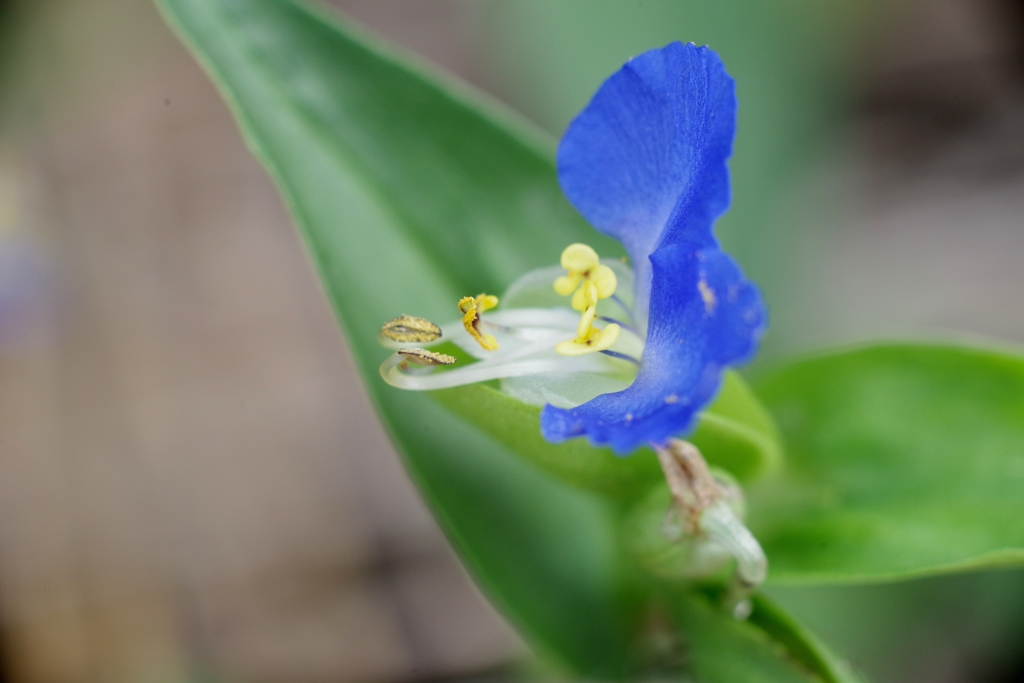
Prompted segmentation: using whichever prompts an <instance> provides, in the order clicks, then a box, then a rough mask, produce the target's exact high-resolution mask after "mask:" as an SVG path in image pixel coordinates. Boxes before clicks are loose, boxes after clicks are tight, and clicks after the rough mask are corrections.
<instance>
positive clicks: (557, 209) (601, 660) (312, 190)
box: [160, 0, 627, 677]
mask: <svg viewBox="0 0 1024 683" xmlns="http://www.w3.org/2000/svg"><path fill="white" fill-rule="evenodd" d="M160 5H161V7H162V8H163V10H164V12H165V14H166V16H167V18H168V19H169V20H170V22H171V23H172V24H173V25H174V26H175V27H176V28H177V30H178V32H179V33H180V35H181V36H182V37H183V38H184V40H185V41H186V42H187V43H188V44H189V45H190V46H191V47H192V49H193V50H194V51H195V53H196V54H197V56H198V57H199V59H200V61H201V62H202V63H203V64H204V66H205V67H206V69H207V71H208V72H209V73H210V75H211V76H212V78H213V79H214V81H215V82H216V83H217V84H218V86H219V87H220V89H221V91H222V93H223V94H224V96H225V98H226V99H227V100H228V102H229V103H230V105H231V107H232V109H233V110H234V113H235V115H236V117H237V118H238V120H239V122H240V124H241V127H242V130H243V132H244V134H245V137H246V140H247V141H248V143H249V145H250V146H251V147H252V149H253V151H254V152H255V153H256V154H257V156H259V157H260V158H261V160H262V161H263V162H264V164H265V165H266V166H267V168H268V169H269V171H270V173H271V174H272V175H273V177H274V179H275V180H276V181H277V184H278V186H279V187H280V189H281V191H282V193H283V194H284V196H285V199H286V201H287V203H288V205H289V207H290V209H291V211H292V214H293V215H294V216H295V218H296V220H297V222H298V224H299V227H300V229H301V230H302V233H303V235H304V237H305V240H306V243H307V246H308V248H309V251H310V253H311V254H312V257H313V260H314V262H315V263H316V266H317V268H318V269H319V271H320V275H321V278H322V280H323V282H324V285H325V287H326V289H327V292H328V295H329V297H330V299H331V301H332V303H333V304H334V307H335V310H336V311H337V313H338V316H339V318H340V319H341V321H342V324H343V326H344V327H345V330H346V332H347V333H348V337H349V340H350V348H351V350H352V352H353V354H354V356H355V359H356V361H357V364H358V366H359V368H360V371H361V373H362V375H363V378H364V381H365V382H366V383H367V386H368V388H369V389H370V392H371V395H372V396H373V397H374V399H375V400H376V402H377V404H378V408H379V409H380V413H381V415H382V416H383V417H384V419H385V420H386V423H387V426H388V428H389V430H390V432H391V434H392V437H393V438H394V440H395V443H396V445H398V447H399V449H400V450H401V451H402V453H403V455H404V457H405V460H406V464H407V466H408V469H409V471H410V473H411V474H412V476H413V477H414V479H415V480H416V482H417V484H418V485H419V487H420V490H421V491H422V492H423V495H424V497H425V498H426V499H427V501H428V503H429V504H430V506H431V507H432V509H433V510H434V512H435V514H436V515H437V517H438V519H439V520H440V521H441V524H442V525H443V527H444V529H445V531H446V532H447V534H448V535H449V537H450V538H451V540H452V542H453V544H454V545H455V546H456V548H457V549H458V550H459V552H460V554H461V555H462V556H463V558H464V559H465V561H466V563H467V564H468V565H469V567H470V569H471V570H472V572H473V574H474V575H475V577H476V578H477V580H478V581H479V582H480V583H481V585H482V586H483V587H484V589H485V590H486V591H487V592H488V594H489V595H490V596H491V598H492V599H493V600H494V601H495V602H496V603H497V605H498V606H499V607H500V608H501V609H502V610H503V611H504V612H505V614H506V615H507V616H508V617H509V618H510V619H511V620H512V621H513V622H514V623H516V624H517V626H518V627H519V628H520V629H521V630H522V632H523V633H524V634H525V635H526V636H527V637H528V638H529V639H530V640H531V641H532V642H533V644H534V645H536V646H537V647H538V648H539V649H540V650H541V651H543V652H546V653H547V654H549V655H553V656H554V657H556V658H557V659H560V660H561V661H563V662H567V663H569V664H570V665H572V666H573V667H574V668H575V669H576V670H578V671H582V672H586V673H588V674H591V675H594V676H602V677H608V676H614V675H618V674H621V673H622V672H623V671H624V670H625V667H626V660H627V653H626V644H625V637H626V634H624V633H622V632H621V627H620V623H621V621H622V620H621V619H620V614H619V612H620V608H619V593H618V584H617V580H616V575H615V566H614V563H615V548H614V543H613V539H612V537H611V533H612V532H611V529H612V525H611V524H609V523H608V520H607V514H608V509H607V508H606V507H605V506H604V505H603V504H602V503H601V502H599V501H598V500H596V499H594V498H592V497H590V496H588V495H587V494H584V493H581V492H578V491H576V490H573V489H570V488H567V487H564V486H561V485H559V484H557V483H555V482H553V481H552V480H550V479H549V478H547V477H545V476H544V475H543V474H541V473H540V472H539V471H537V470H535V469H534V468H532V467H531V466H529V465H527V464H525V463H522V462H521V461H520V460H518V459H517V458H516V457H515V456H514V455H512V454H510V453H509V452H508V451H507V450H505V449H504V448H503V447H501V446H500V445H498V444H496V443H495V442H494V441H492V440H491V439H489V438H487V437H485V436H483V435H482V434H480V433H479V432H478V431H476V430H475V429H473V428H472V427H471V426H470V425H468V424H467V423H465V422H464V421H462V420H459V419H457V418H455V417H454V416H452V415H450V414H449V413H448V412H446V411H444V410H442V409H441V408H440V407H438V406H437V404H435V403H433V402H432V401H431V400H430V399H429V398H428V397H427V396H423V395H415V394H412V393H407V392H402V391H398V390H395V389H393V388H392V387H388V386H386V385H384V384H383V382H382V381H381V380H380V378H379V376H378V375H377V367H378V365H379V364H380V362H381V361H382V359H383V358H384V356H386V355H387V352H386V351H384V350H382V349H380V348H379V347H378V346H377V345H376V334H377V330H378V329H379V327H380V325H381V323H383V322H384V321H385V320H387V319H389V318H390V317H393V316H395V315H397V314H400V313H404V312H407V311H408V312H413V313H416V314H419V315H425V316H429V317H434V318H436V319H441V320H443V319H445V318H449V317H452V316H453V315H454V314H455V313H456V308H455V304H456V302H457V300H458V298H459V296H461V295H463V294H466V293H472V292H478V291H481V290H489V291H501V290H502V289H503V288H504V286H505V285H507V284H508V283H509V282H510V281H511V280H512V279H513V277H515V276H517V275H519V274H521V273H522V272H524V271H525V270H527V269H530V268H534V267H537V266H540V265H547V264H549V263H552V262H556V261H557V260H558V255H559V254H560V252H561V250H562V249H563V248H564V246H565V245H566V244H569V243H571V242H574V241H580V240H582V239H587V240H589V241H590V242H591V243H594V242H598V241H600V240H598V239H596V237H597V235H596V233H595V232H594V231H593V230H591V229H590V228H588V227H587V226H586V224H585V223H583V222H582V220H581V219H579V217H578V216H577V215H576V214H575V213H574V212H573V210H572V209H571V208H570V207H569V205H568V204H567V203H566V202H565V200H564V199H563V198H562V195H561V192H560V191H559V189H558V185H557V182H556V181H555V176H554V170H553V166H552V161H551V156H552V155H551V148H550V146H549V145H548V144H546V143H545V142H538V141H537V139H536V138H534V137H532V134H531V133H528V132H523V130H524V129H523V127H522V126H521V125H520V124H519V123H517V122H516V121H513V120H511V119H510V118H509V117H508V116H507V115H505V114H499V113H496V109H495V108H494V107H493V106H492V105H490V104H489V103H487V102H484V101H482V100H480V99H479V98H477V97H476V96H473V95H470V94H468V93H467V92H465V91H464V90H462V89H461V88H459V87H457V86H454V85H452V84H450V83H441V82H439V81H437V80H436V79H435V78H434V77H432V76H426V75H424V74H423V73H421V72H420V71H419V70H418V69H417V68H415V67H411V66H409V65H408V64H405V63H404V62H403V60H402V59H401V58H396V57H394V56H393V55H391V54H388V53H387V52H386V51H385V50H384V49H383V48H381V47H380V46H377V45H376V44H374V43H373V42H372V41H371V40H368V39H367V38H365V37H362V36H356V35H355V34H353V33H352V32H351V30H350V29H343V28H341V27H339V26H338V25H337V24H336V23H335V22H333V21H332V20H331V19H329V18H327V17H326V16H324V15H321V14H320V13H318V12H316V11H312V10H310V9H308V8H306V7H305V6H303V5H301V4H297V3H295V2H290V1H288V0H164V1H163V2H161V3H160ZM599 248H601V249H603V250H604V252H603V253H605V252H606V253H621V249H620V248H619V247H618V245H617V244H615V243H608V242H605V243H602V244H601V245H600V246H599ZM534 429H536V426H534Z"/></svg>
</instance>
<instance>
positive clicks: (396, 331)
mask: <svg viewBox="0 0 1024 683" xmlns="http://www.w3.org/2000/svg"><path fill="white" fill-rule="evenodd" d="M380 333H381V335H382V336H383V337H386V338H387V339H390V340H391V341H396V342H399V343H402V344H426V343H428V342H432V341H437V340H438V339H440V338H441V328H440V327H438V326H437V325H435V324H434V323H432V322H430V321H429V320H427V319H426V318H417V317H416V316H412V315H400V316H398V317H397V318H395V319H394V320H389V321H388V322H386V323H384V327H382V328H380Z"/></svg>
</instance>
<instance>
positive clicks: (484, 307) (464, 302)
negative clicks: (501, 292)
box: [459, 294, 498, 351]
mask: <svg viewBox="0 0 1024 683" xmlns="http://www.w3.org/2000/svg"><path fill="white" fill-rule="evenodd" d="M497 305H498V297H496V296H494V295H493V294H477V295H476V296H475V297H472V296H464V297H462V298H461V299H459V312H460V313H462V325H463V327H465V328H466V332H469V334H470V336H472V337H473V339H475V340H476V342H477V343H478V344H479V345H480V346H482V347H483V348H485V349H486V350H488V351H497V350H498V340H497V339H495V338H494V335H491V334H487V333H486V332H481V331H480V314H481V313H483V312H484V311H489V310H491V309H492V308H494V307H495V306H497Z"/></svg>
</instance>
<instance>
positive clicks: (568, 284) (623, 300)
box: [381, 43, 766, 455]
mask: <svg viewBox="0 0 1024 683" xmlns="http://www.w3.org/2000/svg"><path fill="white" fill-rule="evenodd" d="M735 122H736V99H735V95H734V84H733V80H732V79H731V78H730V77H729V75H728V74H727V73H726V71H725V68H724V67H723V66H722V63H721V61H720V60H719V59H718V56H717V55H716V54H715V53H714V52H712V51H711V50H710V49H708V48H698V47H696V46H694V45H692V44H689V45H684V44H682V43H672V44H670V45H668V46H667V47H665V48H663V49H660V50H652V51H650V52H646V53H644V54H642V55H640V56H639V57H636V58H634V59H632V60H631V61H629V62H628V63H627V64H626V65H625V66H623V67H622V69H621V70H619V71H618V72H617V73H615V74H613V75H612V76H611V77H610V78H609V79H608V80H607V81H605V83H604V84H603V85H602V86H601V88H600V89H599V90H598V91H597V94H596V95H594V98H593V99H592V100H591V102H590V104H589V105H587V107H586V108H585V109H584V110H583V111H582V112H581V113H580V114H579V115H578V116H577V117H576V119H575V120H574V121H573V122H572V123H571V124H570V125H569V128H568V130H567V131H566V133H565V136H564V137H563V138H562V141H561V144H560V145H559V148H558V159H557V160H558V179H559V182H560V183H561V186H562V189H563V191H564V192H565V195H566V197H567V198H568V199H569V201H570V202H571V203H572V204H573V205H574V206H575V207H576V209H577V210H578V211H579V212H580V213H581V214H582V215H583V216H584V217H585V218H586V219H587V220H588V221H589V222H590V223H591V224H592V225H593V226H594V227H595V228H596V229H597V230H598V231H599V232H602V233H604V234H605V235H609V236H611V237H614V238H616V239H617V240H619V242H621V243H622V245H623V247H625V250H626V253H627V254H628V255H629V261H630V263H631V264H632V269H630V268H627V267H626V266H625V265H624V264H623V263H621V262H619V261H615V260H603V261H602V260H600V259H599V258H598V255H597V254H596V252H595V251H594V250H593V249H591V248H590V247H588V246H586V245H583V244H573V245H568V246H567V248H566V249H565V251H564V252H563V253H562V255H561V263H560V266H553V267H551V268H543V269H540V270H535V271H531V272H529V273H526V274H525V275H523V276H522V277H521V278H519V279H518V280H516V281H515V282H514V283H513V284H512V285H511V287H509V289H508V290H507V291H506V292H505V293H504V294H503V295H502V296H501V297H500V307H499V308H498V310H495V311H493V312H488V310H489V309H492V308H494V307H495V306H496V305H498V303H499V298H498V297H495V296H493V295H487V294H479V295H477V296H467V297H465V298H464V299H462V300H461V301H460V302H459V303H458V310H459V312H460V313H462V314H463V318H462V319H461V320H460V321H457V322H452V323H449V324H447V325H442V326H441V332H442V336H441V337H440V338H438V339H436V340H431V341H435V342H436V343H440V342H444V341H448V342H453V343H455V344H456V345H458V346H459V347H461V348H462V349H463V350H465V351H466V352H468V353H469V354H471V355H472V356H473V357H474V358H475V359H477V362H473V363H469V364H463V365H462V366H461V367H460V366H459V364H456V365H455V366H454V367H453V368H452V369H440V368H439V369H436V370H424V369H422V368H419V367H413V366H410V365H409V363H408V362H407V361H408V360H409V359H408V358H407V356H408V354H406V355H405V356H403V355H401V354H396V355H395V356H393V357H392V358H390V359H389V360H388V361H387V362H385V364H384V365H383V366H382V368H381V373H382V375H383V377H384V379H385V380H387V381H388V382H390V383H391V384H394V385H395V386H399V387H402V388H406V389H437V388H444V387H452V386H458V385H461V384H466V383H470V382H480V381H485V380H492V379H500V380H501V387H502V390H503V391H505V392H507V393H509V394H511V395H512V396H514V397H516V398H518V399H520V400H523V401H526V402H528V403H533V404H537V405H543V406H544V408H543V410H542V412H541V421H540V428H541V431H542V433H543V435H544V437H545V438H546V439H548V440H549V441H552V442H559V441H563V440H565V439H569V438H572V437H577V436H586V437H587V438H588V439H589V440H590V441H591V443H593V444H594V445H598V446H600V445H608V446H610V447H611V448H612V449H613V450H615V452H616V453H618V454H620V455H626V454H628V453H630V452H632V451H633V450H635V449H636V448H637V447H639V446H642V445H645V444H651V445H654V446H662V445H664V444H665V443H666V442H667V441H668V440H669V439H670V438H672V437H677V436H682V435H685V434H687V433H688V432H689V431H690V430H691V429H692V428H693V426H694V422H695V419H694V418H695V417H696V415H697V414H698V413H699V411H700V410H701V409H702V408H704V407H705V406H706V405H707V404H708V403H709V402H710V401H711V399H712V398H714V396H715V394H716V392H717V391H718V388H719V386H720V384H721V381H722V373H723V372H724V370H725V369H726V368H727V367H728V366H730V365H735V364H738V363H742V362H743V361H745V360H747V359H748V358H749V357H750V356H751V355H752V354H753V353H754V352H755V350H756V348H757V345H758V341H759V339H760V337H761V334H762V332H763V330H764V328H765V324H766V314H765V309H764V305H763V304H762V301H761V297H760V294H759V293H758V290H757V288H756V287H755V286H754V285H753V284H751V283H750V282H749V281H747V280H746V279H745V278H744V276H743V273H742V272H741V271H740V269H739V267H738V266H737V265H736V263H735V262H734V261H733V260H732V258H730V257H729V256H728V255H727V254H726V253H725V252H723V251H722V250H721V249H720V247H719V245H718V241H717V240H716V239H715V237H714V234H713V232H712V226H713V224H714V221H715V219H716V218H718V216H720V215H721V214H722V213H723V212H724V211H725V210H726V208H727V207H728V205H729V177H728V169H727V167H726V161H727V159H728V157H729V155H730V154H731V151H732V141H733V134H734V131H735ZM385 341H387V340H385ZM428 343H429V342H428ZM391 345H393V346H402V344H401V342H400V341H398V340H396V341H395V343H394V344H391ZM404 346H405V347H408V346H409V344H405V345H404ZM412 360H415V359H412Z"/></svg>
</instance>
